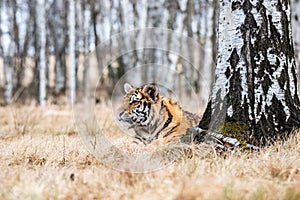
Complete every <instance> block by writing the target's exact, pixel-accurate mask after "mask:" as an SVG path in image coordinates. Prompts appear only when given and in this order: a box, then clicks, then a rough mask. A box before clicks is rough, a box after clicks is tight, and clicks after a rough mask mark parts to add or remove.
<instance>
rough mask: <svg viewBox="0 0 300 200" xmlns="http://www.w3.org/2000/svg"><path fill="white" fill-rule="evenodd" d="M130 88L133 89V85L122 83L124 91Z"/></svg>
mask: <svg viewBox="0 0 300 200" xmlns="http://www.w3.org/2000/svg"><path fill="white" fill-rule="evenodd" d="M132 89H133V87H132V85H130V84H129V83H125V84H124V90H125V92H126V93H129V92H130V91H131V90H132Z"/></svg>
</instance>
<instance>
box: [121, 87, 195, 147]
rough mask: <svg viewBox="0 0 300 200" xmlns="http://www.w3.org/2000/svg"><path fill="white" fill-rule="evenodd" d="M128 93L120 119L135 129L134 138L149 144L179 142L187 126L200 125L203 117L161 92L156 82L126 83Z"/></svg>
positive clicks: (129, 127) (125, 88)
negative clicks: (138, 85) (135, 85)
mask: <svg viewBox="0 0 300 200" xmlns="http://www.w3.org/2000/svg"><path fill="white" fill-rule="evenodd" d="M124 90H125V93H126V94H125V96H124V98H123V102H122V104H121V106H120V108H119V109H118V120H119V121H120V122H124V123H125V124H126V125H129V126H128V129H133V130H134V131H133V132H134V138H135V139H137V140H138V141H140V142H142V143H144V144H145V145H147V144H150V143H152V142H153V141H162V142H163V143H170V142H173V141H176V140H177V141H178V139H179V138H180V137H181V136H182V135H184V134H185V132H186V129H188V128H190V127H194V126H196V125H197V124H198V123H199V121H200V117H199V116H198V115H196V114H192V113H190V112H188V111H185V110H183V109H182V108H181V106H180V105H179V104H178V103H177V102H175V101H173V100H172V99H170V98H168V97H165V96H163V95H161V94H160V91H159V89H158V87H157V86H156V85H155V84H146V85H143V86H141V87H137V88H135V87H133V86H132V85H130V84H129V83H125V84H124Z"/></svg>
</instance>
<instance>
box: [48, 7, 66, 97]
mask: <svg viewBox="0 0 300 200" xmlns="http://www.w3.org/2000/svg"><path fill="white" fill-rule="evenodd" d="M51 11H52V13H51V15H50V16H49V17H50V20H49V28H50V31H51V36H52V37H53V43H54V51H55V93H56V94H60V93H61V92H64V91H65V89H66V61H65V57H66V52H65V51H66V45H67V40H66V39H67V37H66V32H67V26H66V25H67V19H66V13H67V12H66V1H54V3H53V7H52V9H51Z"/></svg>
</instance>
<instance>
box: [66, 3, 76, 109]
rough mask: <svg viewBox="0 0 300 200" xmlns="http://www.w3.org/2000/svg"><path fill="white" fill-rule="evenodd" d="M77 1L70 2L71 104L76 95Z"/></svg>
mask: <svg viewBox="0 0 300 200" xmlns="http://www.w3.org/2000/svg"><path fill="white" fill-rule="evenodd" d="M75 20H76V18H75V0H70V2H69V20H68V22H69V64H70V73H69V80H70V81H69V83H70V97H69V98H70V104H71V105H73V104H74V102H75V95H76V56H75V25H76V24H75Z"/></svg>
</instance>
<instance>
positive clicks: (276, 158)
mask: <svg viewBox="0 0 300 200" xmlns="http://www.w3.org/2000/svg"><path fill="white" fill-rule="evenodd" d="M0 118H1V120H0V159H1V160H0V199H178V200H179V199H291V200H292V199H300V157H299V155H300V146H299V142H300V132H296V133H295V137H293V138H291V139H290V140H289V141H287V142H285V143H281V144H280V143H278V144H276V145H274V146H272V147H268V148H265V149H262V150H261V151H260V152H256V153H249V152H248V153H247V152H235V153H231V154H227V155H226V158H224V157H220V156H215V154H213V153H211V154H209V155H208V156H207V157H206V158H202V157H193V158H191V159H182V160H181V161H179V162H177V163H175V164H173V165H171V166H168V167H166V168H163V169H161V170H158V171H156V172H152V173H144V174H133V173H129V172H118V171H114V170H112V169H111V167H110V166H104V165H102V164H101V163H100V162H99V161H98V160H97V159H95V158H94V157H93V156H92V155H91V154H89V153H88V152H87V150H86V149H85V147H84V146H83V145H82V143H81V139H80V137H79V136H78V134H77V133H76V131H75V130H76V129H75V127H74V125H73V119H72V111H71V110H70V109H67V108H65V107H55V106H50V107H47V108H44V109H43V108H37V107H33V106H29V107H20V108H16V107H6V108H0ZM100 120H104V121H105V120H107V119H106V118H105V116H100ZM105 124H107V125H108V126H109V120H107V121H106V122H105ZM112 132H113V131H112Z"/></svg>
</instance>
